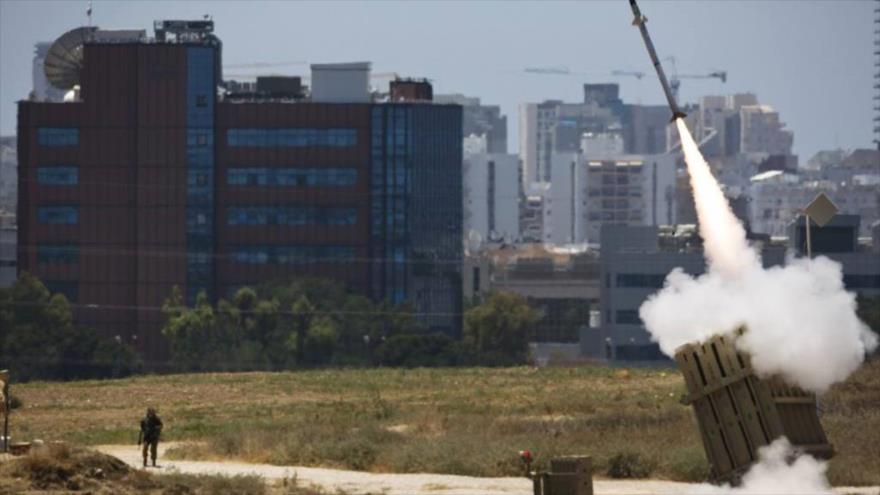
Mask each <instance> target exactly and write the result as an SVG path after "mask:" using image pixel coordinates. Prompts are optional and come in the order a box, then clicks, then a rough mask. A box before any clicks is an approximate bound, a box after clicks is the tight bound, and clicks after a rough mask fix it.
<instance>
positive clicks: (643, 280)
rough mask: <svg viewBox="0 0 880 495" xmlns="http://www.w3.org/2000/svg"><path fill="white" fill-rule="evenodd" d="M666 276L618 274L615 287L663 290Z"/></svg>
mask: <svg viewBox="0 0 880 495" xmlns="http://www.w3.org/2000/svg"><path fill="white" fill-rule="evenodd" d="M665 280H666V275H662V274H653V273H650V274H649V273H618V274H617V284H616V285H617V287H646V288H651V289H661V288H663V282H664V281H665Z"/></svg>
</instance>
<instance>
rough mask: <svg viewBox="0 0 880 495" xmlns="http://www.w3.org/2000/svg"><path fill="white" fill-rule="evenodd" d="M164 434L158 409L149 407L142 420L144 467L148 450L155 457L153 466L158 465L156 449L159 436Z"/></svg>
mask: <svg viewBox="0 0 880 495" xmlns="http://www.w3.org/2000/svg"><path fill="white" fill-rule="evenodd" d="M161 434H162V420H161V419H159V416H158V415H157V414H156V410H155V409H153V408H152V407H151V408H148V409H147V415H146V417H144V419H142V420H141V439H142V440H143V442H144V449H143V453H144V467H147V450H148V449H149V453H150V455H151V457H152V458H153V467H156V449H157V448H158V447H159V436H160V435H161Z"/></svg>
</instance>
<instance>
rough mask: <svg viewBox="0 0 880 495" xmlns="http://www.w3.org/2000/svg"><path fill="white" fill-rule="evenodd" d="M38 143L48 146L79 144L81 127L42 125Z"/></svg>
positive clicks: (38, 130)
mask: <svg viewBox="0 0 880 495" xmlns="http://www.w3.org/2000/svg"><path fill="white" fill-rule="evenodd" d="M37 144H39V145H40V146H45V147H47V148H55V147H60V146H77V145H79V129H77V128H75V127H40V128H39V129H37Z"/></svg>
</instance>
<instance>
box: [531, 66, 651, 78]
mask: <svg viewBox="0 0 880 495" xmlns="http://www.w3.org/2000/svg"><path fill="white" fill-rule="evenodd" d="M523 72H524V73H526V74H537V75H541V76H603V77H604V76H608V75H611V76H616V77H621V76H632V77H635V78H636V79H641V78H643V77H645V73H644V72H642V71H637V70H619V69H618V70H613V71H611V72H601V71H596V72H580V71H573V70H571V69H569V68H568V67H565V66H562V65H559V66H548V67H526V68H525V69H523Z"/></svg>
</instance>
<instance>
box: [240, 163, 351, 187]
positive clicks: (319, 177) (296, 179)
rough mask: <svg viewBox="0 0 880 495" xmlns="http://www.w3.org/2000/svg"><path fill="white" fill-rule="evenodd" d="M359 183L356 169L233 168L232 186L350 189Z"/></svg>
mask: <svg viewBox="0 0 880 495" xmlns="http://www.w3.org/2000/svg"><path fill="white" fill-rule="evenodd" d="M356 182H357V169H355V168H275V169H271V168H250V167H248V168H231V169H229V171H228V172H227V174H226V183H227V184H229V185H230V186H260V187H290V186H295V187H350V186H353V185H355V183H356Z"/></svg>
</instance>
